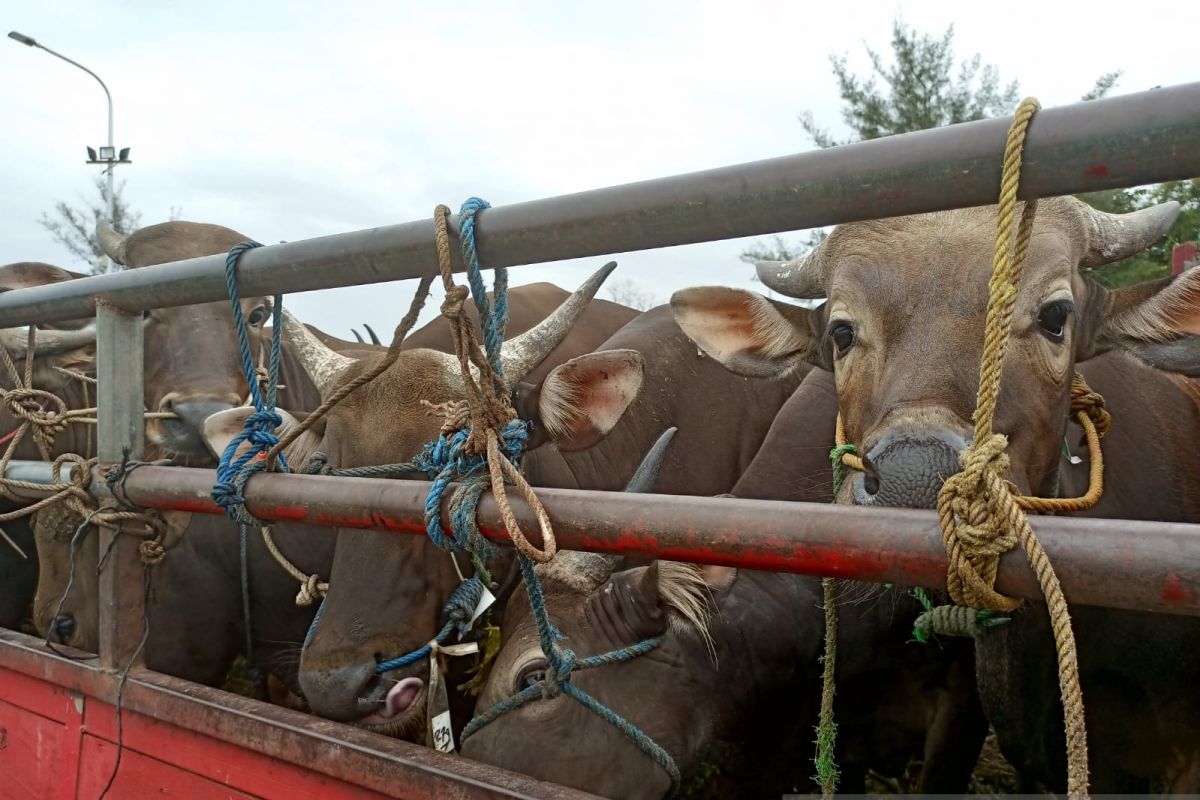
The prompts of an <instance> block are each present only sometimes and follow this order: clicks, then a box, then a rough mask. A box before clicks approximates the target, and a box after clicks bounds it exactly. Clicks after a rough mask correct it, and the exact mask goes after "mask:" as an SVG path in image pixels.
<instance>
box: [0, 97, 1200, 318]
mask: <svg viewBox="0 0 1200 800" xmlns="http://www.w3.org/2000/svg"><path fill="white" fill-rule="evenodd" d="M1010 121H1011V118H1003V119H993V120H984V121H980V122H971V123H965V124H960V125H951V126H948V127H944V128H937V129H933V130H927V131H919V132H917V133H908V134H904V135H901V136H890V137H887V138H883V139H875V140H872V141H867V142H857V143H855V144H848V145H844V146H842V147H834V148H830V149H827V150H816V151H812V152H807V153H800V154H798V155H791V156H784V157H782V158H773V159H768V160H765V161H755V162H752V163H748V164H739V165H736V166H730V167H722V168H719V169H713V170H707V171H704V172H695V173H691V174H687V175H678V176H674V177H669V178H660V179H657V180H649V181H641V182H639V183H631V184H627V185H624V186H614V187H608V188H604V189H595V190H592V191H587V192H579V193H576V194H569V195H563V196H561V197H552V198H547V199H544V200H534V201H530V202H526V203H516V204H513V205H509V206H501V207H498V208H493V209H491V210H489V211H487V212H486V213H484V214H483V215H481V217H480V221H479V225H478V228H477V231H478V233H477V236H478V241H479V250H480V254H481V255H482V256H483V261H484V263H485V264H487V265H488V266H491V267H497V266H516V265H519V264H533V263H544V262H547V261H557V260H561V259H568V258H579V257H584V256H597V255H606V254H610V253H623V252H629V251H633V250H645V249H649V248H656V247H669V246H672V245H681V244H692V243H695V242H704V241H713V240H717V239H730V238H734V237H738V236H755V235H760V234H766V233H776V232H779V231H788V230H796V229H799V228H810V227H815V226H818V225H832V224H835V223H840V222H849V221H852V220H861V219H878V218H882V217H893V216H899V215H902V214H915V213H919V212H924V211H938V210H942V209H948V208H962V207H965V206H974V205H986V204H988V203H994V202H995V199H996V192H997V187H998V185H999V182H1000V166H1001V156H1002V153H1003V151H1004V139H1005V134H1006V132H1007V130H1008V126H1009V122H1010ZM1024 163H1025V166H1024V168H1023V169H1022V174H1021V193H1020V197H1021V198H1022V199H1029V198H1035V197H1048V196H1052V195H1061V194H1072V193H1076V192H1087V191H1095V190H1099V189H1112V188H1117V187H1121V186H1136V185H1139V184H1144V183H1153V182H1156V181H1164V180H1174V179H1181V178H1192V177H1195V176H1197V175H1200V83H1191V84H1185V85H1182V86H1174V87H1170V88H1166V89H1154V90H1151V91H1148V92H1138V93H1135V94H1128V95H1124V96H1121V97H1114V98H1110V99H1105V100H1095V101H1091V102H1087V103H1078V104H1075V105H1070V106H1064V107H1061V108H1047V109H1045V110H1043V111H1040V112H1038V115H1037V118H1036V119H1035V120H1034V121H1033V124H1032V125H1031V126H1030V129H1029V136H1028V139H1027V141H1026V144H1025V156H1024ZM454 230H457V229H456V228H455V229H454ZM452 249H453V250H454V251H455V254H456V255H455V257H456V258H457V248H452ZM224 263H225V256H224V255H219V256H208V257H205V258H197V259H192V260H189V261H180V262H175V263H172V264H163V265H161V266H156V267H145V268H142V269H136V270H129V271H125V272H115V273H110V274H107V275H99V276H95V277H91V278H86V279H83V280H77V281H66V282H63V283H57V284H52V285H48V286H39V287H35V288H31V289H21V290H19V291H13V292H6V293H4V294H3V296H0V327H10V326H14V325H26V324H29V323H31V322H51V321H54V320H62V319H73V318H78V317H86V316H89V315H91V314H92V313H93V311H94V310H95V306H96V300H97V299H103V300H105V301H107V302H109V303H111V304H112V305H113V306H115V307H118V308H123V309H125V310H126V311H130V312H135V311H136V312H140V311H142V310H143V309H147V308H159V307H162V306H173V305H184V304H187V303H201V302H209V301H213V300H221V299H224V298H225V297H226V288H225V277H224ZM458 268H459V269H461V264H459V265H458ZM435 272H436V266H435V259H434V258H433V222H432V219H424V220H418V221H416V222H409V223H405V224H402V225H390V226H387V227H382V228H374V229H371V230H365V231H357V232H354V233H345V234H339V235H336V236H326V237H323V238H319V239H309V240H306V241H298V242H290V243H287V244H280V245H273V246H270V247H264V248H261V249H258V250H254V251H251V252H249V253H246V254H245V256H244V257H243V259H242V261H241V263H240V264H239V267H238V278H239V285H240V286H241V288H242V294H243V295H245V296H251V295H262V294H273V293H275V292H276V291H279V290H281V289H282V290H285V291H288V292H302V291H309V290H312V289H326V288H331V287H335V286H350V285H353V284H364V283H379V282H381V281H390V280H398V279H402V278H415V277H419V276H422V275H433V274H435Z"/></svg>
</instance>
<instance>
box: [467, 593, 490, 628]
mask: <svg viewBox="0 0 1200 800" xmlns="http://www.w3.org/2000/svg"><path fill="white" fill-rule="evenodd" d="M495 602H496V595H494V594H492V593H491V592H489V591H488V588H487V587H486V586H485V587H483V594H482V595H480V597H479V604H478V605H476V606H475V611H474V613H472V614H471V621H470V622H468V623H467V625H468V626H471V625H474V624H475V620H477V619H479V618H480V617H481V616H483V612H485V611H487V610H488V609H489V608H491V607H492V603H495Z"/></svg>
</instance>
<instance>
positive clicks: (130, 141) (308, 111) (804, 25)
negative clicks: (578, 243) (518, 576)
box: [0, 0, 1200, 338]
mask: <svg viewBox="0 0 1200 800" xmlns="http://www.w3.org/2000/svg"><path fill="white" fill-rule="evenodd" d="M0 12H2V13H0V28H2V30H0V34H3V33H7V31H8V30H18V31H20V32H22V33H24V34H26V35H28V36H32V37H34V38H35V39H37V40H38V41H39V42H41V43H43V44H45V45H46V46H48V47H51V48H53V49H55V50H58V51H59V52H61V53H63V54H64V55H67V56H69V57H71V58H73V59H75V60H77V61H80V62H81V63H83V64H85V65H87V66H88V67H90V68H91V69H93V70H95V71H96V72H97V73H98V74H99V75H100V76H101V77H102V78H104V80H105V81H106V82H107V83H108V85H109V88H110V89H111V90H112V92H113V98H114V101H115V106H116V144H117V146H118V147H132V158H133V161H134V163H133V165H132V166H127V167H121V168H119V170H118V177H119V179H121V180H126V181H127V189H126V197H127V198H128V199H129V200H130V201H131V203H132V204H133V206H134V208H135V209H138V210H140V211H142V213H143V216H142V222H143V224H152V223H155V222H161V221H164V220H165V219H167V217H168V215H169V214H170V210H171V208H172V207H174V206H178V207H181V208H182V212H183V219H187V220H194V221H199V222H213V223H219V224H223V225H227V226H229V227H232V228H235V229H237V230H239V231H241V232H242V233H245V234H247V235H248V236H251V237H253V238H256V239H258V240H259V241H261V242H264V243H268V244H269V243H273V242H278V241H280V240H295V239H302V238H307V237H312V236H320V235H325V234H330V233H337V232H342V231H350V230H356V229H360V228H368V227H374V226H379V225H387V224H391V223H396V222H407V221H409V220H413V219H418V218H422V217H428V216H429V215H430V214H431V212H432V209H433V207H434V205H436V204H437V203H439V202H444V203H446V204H447V205H449V206H451V207H452V208H457V206H458V205H459V203H460V202H461V201H462V200H464V199H465V198H466V197H468V196H470V195H478V196H480V197H483V198H485V199H487V200H489V201H490V202H491V203H492V204H493V205H501V204H506V203H512V202H516V201H521V200H530V199H536V198H540V197H548V196H553V195H558V194H562V193H567V192H574V191H580V190H584V189H591V188H596V187H600V186H608V185H613V184H619V183H625V182H629V181H634V180H642V179H646V178H655V177H661V176H665V175H672V174H677V173H681V172H689V171H693V170H700V169H707V168H711V167H717V166H724V165H727V164H735V163H739V162H744V161H752V160H757V159H761V158H769V157H773V156H778V155H784V154H788V153H792V152H797V151H800V150H806V149H809V148H811V147H812V145H811V142H809V141H808V139H807V137H806V136H805V135H804V133H803V130H802V129H801V127H800V125H799V123H798V122H797V120H796V116H797V114H798V113H799V112H800V111H802V110H804V109H811V110H812V111H813V112H814V114H815V115H816V117H817V119H818V120H819V121H820V122H822V124H824V125H826V126H827V127H829V128H831V129H832V130H833V132H834V133H835V134H838V135H844V134H845V130H844V128H843V127H842V126H841V122H840V116H839V99H838V96H837V91H836V86H835V82H834V79H833V76H832V74H831V72H830V68H829V60H828V57H829V55H830V53H846V54H848V55H849V56H850V60H851V63H852V64H853V65H854V66H855V67H856V68H857V69H858V71H860V72H862V71H865V68H866V54H865V51H864V49H863V42H864V41H866V42H867V43H868V44H870V45H871V46H872V47H874V48H875V49H877V50H883V51H885V52H886V51H887V50H888V47H887V44H888V40H889V37H890V26H891V23H892V19H893V18H894V17H895V16H896V15H898V14H900V15H902V16H903V18H904V19H905V21H907V22H908V23H909V24H911V25H913V26H915V27H916V28H918V29H919V30H922V31H926V32H931V33H940V32H941V31H942V30H944V29H945V27H946V25H948V24H950V23H951V22H953V23H954V25H955V30H956V34H957V35H956V49H957V51H958V53H959V55H960V57H963V56H967V55H970V54H973V53H975V52H979V53H982V55H983V57H984V61H985V62H990V63H994V64H997V65H998V66H999V68H1000V73H1001V77H1002V79H1004V80H1005V81H1008V80H1011V79H1014V78H1015V79H1017V80H1019V81H1020V83H1021V89H1022V91H1023V92H1024V93H1027V94H1033V95H1035V96H1037V97H1038V98H1039V99H1040V100H1041V101H1042V103H1043V105H1047V106H1049V105H1059V104H1064V103H1069V102H1073V101H1075V100H1077V99H1078V98H1079V96H1080V95H1081V94H1082V93H1083V92H1085V91H1086V90H1088V89H1089V88H1090V87H1091V86H1092V83H1093V82H1094V80H1095V78H1096V77H1097V76H1099V75H1100V74H1101V73H1104V72H1107V71H1110V70H1114V69H1121V70H1124V72H1125V74H1124V77H1123V78H1122V79H1121V82H1120V84H1119V87H1118V92H1132V91H1139V90H1143V89H1148V88H1150V87H1153V86H1157V85H1163V86H1167V85H1172V84H1178V83H1184V82H1188V81H1192V80H1197V79H1198V78H1200V69H1198V68H1197V65H1196V60H1195V58H1194V57H1193V56H1192V51H1191V49H1189V47H1188V45H1187V43H1186V40H1187V36H1188V35H1189V34H1188V33H1187V32H1188V31H1195V30H1197V29H1200V4H1196V3H1178V4H1174V3H1172V4H1169V7H1168V5H1167V4H1162V3H1147V4H1145V5H1142V4H1130V3H1128V2H1123V3H1116V2H1088V3H1067V2H1047V1H1046V0H1041V2H1026V1H1025V0H1018V1H1016V2H1013V0H1010V2H1008V3H1005V4H995V3H969V2H962V0H959V1H958V2H896V1H895V0H890V1H889V0H879V1H878V2H876V1H875V0H856V2H852V3H801V2H795V1H794V2H751V1H750V0H740V2H737V3H717V2H699V1H696V0H693V2H649V1H648V0H641V2H624V1H623V0H608V1H607V2H604V3H587V4H585V3H574V2H564V1H562V0H560V1H559V2H516V1H515V0H510V2H506V3H481V2H477V3H471V4H461V3H457V4H456V3H428V2H423V3H416V2H398V1H396V0H393V1H392V2H378V3H374V2H348V1H347V2H342V3H338V4H330V3H325V4H318V3H310V2H295V1H294V0H293V1H292V2H286V3H284V2H251V1H250V0H244V1H243V2H237V3H233V2H217V1H216V0H208V1H207V2H202V3H201V2H192V3H162V2H120V3H118V2H99V1H96V2H64V3H46V2H41V3H31V2H17V1H16V0H0ZM1175 36H1181V37H1183V38H1180V39H1174V38H1173V37H1175ZM0 76H2V80H0V120H2V121H3V124H2V125H0V153H2V154H3V155H2V156H0V159H2V163H3V165H4V166H3V170H2V172H0V175H2V177H3V184H4V192H3V194H2V195H0V204H2V210H0V243H2V245H0V247H2V250H0V263H8V262H12V261H25V260H39V261H48V262H50V263H56V264H59V265H61V266H64V267H74V268H79V267H80V265H79V264H77V263H73V262H72V259H71V257H70V255H69V254H68V253H66V252H65V251H64V250H63V249H61V248H60V247H58V246H57V245H55V244H54V242H53V241H51V239H50V238H49V235H48V234H47V233H46V231H45V230H43V229H42V228H41V227H40V226H39V225H38V224H37V221H36V220H37V218H38V216H39V215H40V213H41V212H42V211H48V210H50V209H51V208H52V207H53V204H54V202H55V201H56V200H59V199H67V200H77V199H78V198H79V197H80V196H81V195H82V194H84V193H85V192H89V182H90V181H91V180H92V179H93V176H94V175H95V174H96V169H97V168H96V167H91V166H86V165H85V164H84V163H83V162H84V160H85V154H84V145H92V146H98V145H100V144H101V143H103V142H104V139H105V135H106V129H105V125H106V106H105V103H104V97H103V93H102V92H101V91H100V88H99V86H98V85H97V84H96V83H95V82H94V81H93V80H92V79H91V78H90V77H88V76H87V75H85V74H84V73H82V72H80V71H79V70H78V69H76V68H74V67H72V66H70V65H68V64H66V63H64V62H62V61H59V60H58V59H55V58H53V57H51V56H49V55H48V54H46V53H44V52H42V51H39V50H35V49H31V48H28V47H25V46H23V45H20V44H18V43H16V42H14V41H12V40H9V39H6V38H0ZM745 244H746V243H745V241H742V240H733V241H726V242H716V243H711V244H706V245H693V246H689V247H681V248H672V249H669V250H661V251H654V252H646V253H633V254H626V255H624V256H618V257H617V260H618V262H619V263H620V264H621V267H620V268H619V269H618V270H617V272H616V273H615V274H614V276H613V277H612V278H610V281H619V280H622V279H632V280H633V281H634V282H635V283H636V284H637V285H638V286H639V287H640V288H641V289H642V290H643V291H646V292H649V293H651V294H652V295H653V296H654V297H655V298H656V299H657V300H658V301H659V302H663V301H665V300H666V299H667V298H668V297H669V296H670V293H671V292H672V291H674V290H675V289H677V288H681V287H683V286H688V285H695V284H703V283H723V284H730V285H746V286H749V285H751V284H750V283H749V276H750V269H749V268H748V267H746V266H745V265H743V264H741V263H740V262H739V261H738V259H737V255H738V253H739V252H740V251H741V250H742V249H743V248H744V246H745ZM602 262H603V259H587V260H585V261H583V262H582V263H574V262H568V263H566V264H558V265H546V266H536V267H519V268H514V269H513V271H512V273H511V280H512V282H513V284H520V283H526V282H530V281H536V280H553V281H555V282H556V283H559V284H560V285H562V286H564V287H566V288H574V286H575V285H577V284H578V283H579V282H580V281H581V280H582V279H583V277H585V276H586V275H587V274H588V273H589V272H590V271H591V270H592V269H595V268H596V267H597V266H599V264H600V263H602ZM413 285H415V284H409V285H408V286H396V285H392V284H385V285H376V286H368V287H355V288H348V289H339V290H334V291H332V292H322V293H310V294H306V295H295V296H293V297H291V298H289V299H288V300H286V301H285V302H287V304H288V305H289V306H290V307H291V308H293V309H294V310H296V311H297V312H298V313H299V315H300V316H301V317H302V318H303V319H305V320H306V321H309V322H312V323H315V324H317V325H319V326H321V327H322V328H324V329H326V330H328V331H329V332H331V333H334V334H336V335H340V336H344V337H347V338H348V337H349V327H350V326H351V325H357V324H359V323H361V322H369V323H371V324H372V325H373V326H374V327H375V328H376V330H378V331H380V333H381V334H386V332H387V331H390V329H391V328H392V326H394V325H395V323H396V322H397V321H398V320H399V318H400V316H401V315H402V314H403V311H404V309H405V308H406V307H407V304H408V297H409V293H410V292H411V291H412V288H411V287H412V286H413ZM602 296H607V295H606V294H605V293H604V292H603V290H602ZM427 310H428V309H427Z"/></svg>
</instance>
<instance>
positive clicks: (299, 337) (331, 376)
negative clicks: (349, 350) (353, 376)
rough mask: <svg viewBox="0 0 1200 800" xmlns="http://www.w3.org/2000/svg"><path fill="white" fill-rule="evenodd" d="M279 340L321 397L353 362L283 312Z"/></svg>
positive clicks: (328, 391)
mask: <svg viewBox="0 0 1200 800" xmlns="http://www.w3.org/2000/svg"><path fill="white" fill-rule="evenodd" d="M283 338H284V340H286V342H287V344H288V346H289V347H291V348H292V351H293V352H294V353H295V354H296V358H298V359H299V360H300V364H301V366H303V367H304V371H305V372H306V373H308V377H309V379H310V380H312V382H313V383H314V384H315V385H316V387H317V391H319V392H320V393H321V397H322V398H324V397H326V396H328V395H329V393H330V392H331V391H333V389H334V388H336V380H337V377H338V376H339V375H341V374H342V373H343V372H344V371H345V370H346V368H347V367H349V366H350V365H351V364H353V363H354V359H353V358H347V357H346V356H344V355H342V354H341V353H339V352H337V351H336V350H332V349H330V348H329V347H328V346H327V345H326V344H325V343H324V342H322V341H321V340H320V339H318V338H317V337H316V336H315V335H314V334H313V332H312V331H310V330H309V329H308V328H307V327H305V326H304V323H302V322H300V320H298V319H296V318H295V317H293V316H292V315H291V314H290V313H289V312H288V310H287V309H284V310H283Z"/></svg>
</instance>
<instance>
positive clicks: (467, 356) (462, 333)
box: [433, 205, 558, 563]
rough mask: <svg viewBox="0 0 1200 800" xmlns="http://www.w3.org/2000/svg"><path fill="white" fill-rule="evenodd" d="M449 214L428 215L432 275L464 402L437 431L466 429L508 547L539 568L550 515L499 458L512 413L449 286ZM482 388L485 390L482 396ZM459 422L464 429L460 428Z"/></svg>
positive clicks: (550, 544) (460, 299)
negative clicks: (526, 520)
mask: <svg viewBox="0 0 1200 800" xmlns="http://www.w3.org/2000/svg"><path fill="white" fill-rule="evenodd" d="M449 218H450V209H449V208H447V207H446V206H444V205H439V206H438V207H437V208H436V209H434V212H433V222H434V243H435V245H436V247H437V257H438V271H439V272H440V273H441V276H442V286H443V288H444V289H445V290H446V299H445V301H444V302H443V303H442V316H444V317H445V318H446V319H447V320H448V321H449V323H450V333H451V338H452V339H453V341H454V352H455V354H456V355H457V356H458V365H459V370H460V371H461V373H462V381H463V387H464V388H465V389H466V393H467V397H466V400H465V401H462V402H461V403H454V404H451V407H450V408H447V409H446V418H445V422H444V423H443V426H442V427H443V430H458V429H459V428H462V427H467V428H468V434H467V441H466V444H465V445H464V448H465V449H466V451H467V452H468V453H471V454H475V455H478V454H480V453H486V454H487V463H488V473H489V476H490V478H491V485H492V494H493V495H494V496H495V497H496V504H497V505H498V506H499V507H500V516H501V518H502V519H503V520H504V527H505V528H507V529H508V535H509V538H510V539H512V543H513V546H514V547H516V549H517V551H518V552H520V553H521V554H522V555H523V556H525V557H526V558H529V559H532V560H533V561H537V562H540V563H545V562H547V561H549V560H550V559H551V558H553V557H554V554H555V552H557V550H558V545H557V543H556V541H555V539H554V528H553V525H552V524H551V522H550V515H549V514H548V513H546V509H545V508H544V507H543V506H542V503H541V501H540V500H538V497H537V495H536V494H535V493H534V491H533V488H532V487H531V486H530V485H529V484H528V483H527V482H526V481H525V478H524V477H523V476H522V475H521V473H520V471H518V470H517V469H516V467H514V466H513V465H512V463H511V462H510V461H509V460H508V459H507V458H505V457H504V455H503V454H502V453H501V452H500V431H501V430H503V428H504V427H505V426H506V425H507V424H508V423H509V422H510V421H512V420H513V419H516V416H517V414H516V411H514V410H513V407H512V403H511V401H510V398H509V392H508V388H507V387H506V386H505V385H504V380H503V379H502V378H501V376H500V375H498V374H497V373H496V371H495V370H494V369H493V368H492V365H491V364H490V363H489V362H488V360H487V357H486V356H485V355H484V353H483V350H482V348H480V346H479V339H478V337H477V336H476V334H475V329H474V327H473V326H472V324H471V320H470V318H469V317H467V316H466V314H464V313H463V305H464V303H465V302H466V299H467V297H468V296H469V290H468V289H467V287H466V286H459V285H458V284H456V283H455V282H454V274H453V270H452V264H451V259H450V232H449V224H448V221H449ZM484 386H487V387H488V388H487V389H486V390H485V389H484ZM464 422H465V423H466V425H465V426H464ZM506 478H507V479H508V481H509V482H511V483H512V484H513V485H514V486H515V487H516V489H517V491H518V492H519V493H520V495H521V496H522V497H523V498H524V499H525V502H526V503H528V504H529V506H530V508H532V509H533V513H534V515H535V516H536V517H537V521H538V527H539V528H540V530H541V534H542V548H541V549H540V550H539V549H538V548H537V547H534V545H533V544H532V543H531V542H530V541H529V539H528V538H527V537H526V536H525V533H524V531H522V530H521V526H520V525H519V524H518V523H517V518H516V515H515V514H513V510H512V505H511V504H510V503H509V500H508V491H507V488H506V486H505V479H506Z"/></svg>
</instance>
